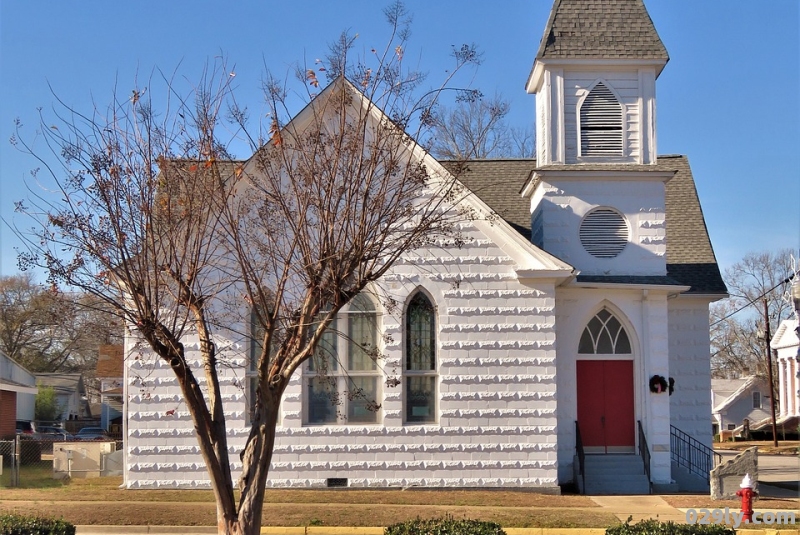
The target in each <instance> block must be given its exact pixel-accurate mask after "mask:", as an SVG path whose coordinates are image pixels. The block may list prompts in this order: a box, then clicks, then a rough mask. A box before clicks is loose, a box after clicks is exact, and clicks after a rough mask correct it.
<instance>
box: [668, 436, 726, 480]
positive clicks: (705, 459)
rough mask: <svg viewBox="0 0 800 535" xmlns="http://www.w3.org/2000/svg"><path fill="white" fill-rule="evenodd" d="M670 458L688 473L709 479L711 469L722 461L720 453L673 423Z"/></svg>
mask: <svg viewBox="0 0 800 535" xmlns="http://www.w3.org/2000/svg"><path fill="white" fill-rule="evenodd" d="M669 428H670V435H669V443H670V444H669V449H670V458H671V460H672V461H673V462H675V463H677V464H678V465H679V466H684V467H686V469H688V470H689V473H691V474H696V475H698V476H700V477H702V478H704V479H705V480H706V482H710V481H711V470H712V469H713V468H714V467H715V466H716V465H717V464H718V463H719V462H720V461H722V455H721V454H719V453H717V452H715V451H714V450H713V449H711V448H709V447H708V446H706V445H705V444H703V443H702V442H700V441H698V440H697V439H695V438H693V437H691V436H689V435H687V434H686V433H684V432H683V431H681V430H680V429H678V428H677V427H675V426H674V425H670V426H669Z"/></svg>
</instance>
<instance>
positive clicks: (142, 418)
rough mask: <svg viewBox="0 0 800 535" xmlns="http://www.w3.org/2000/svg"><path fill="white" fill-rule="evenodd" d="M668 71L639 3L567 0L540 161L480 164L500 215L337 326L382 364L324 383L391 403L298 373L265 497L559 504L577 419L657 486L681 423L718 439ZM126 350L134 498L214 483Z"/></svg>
mask: <svg viewBox="0 0 800 535" xmlns="http://www.w3.org/2000/svg"><path fill="white" fill-rule="evenodd" d="M579 18H580V22H579V20H578V19H579ZM587 21H593V23H592V24H587ZM614 28H620V29H623V30H624V31H613V30H614ZM667 60H668V56H667V53H666V50H665V49H664V46H663V44H662V43H661V41H660V39H659V37H658V34H657V33H656V31H655V28H654V27H653V24H652V21H651V20H650V18H649V16H648V15H647V12H646V11H645V9H644V5H643V4H642V2H641V0H580V1H578V0H556V1H555V5H554V7H553V10H552V13H551V15H550V19H549V21H547V26H546V29H545V33H544V37H543V39H542V41H541V46H540V48H539V51H538V53H537V55H536V60H535V63H534V68H533V71H532V73H531V75H530V78H529V80H528V84H527V88H528V92H529V93H534V94H536V109H537V125H536V127H537V143H538V147H537V159H532V160H482V161H473V162H469V164H468V166H467V171H466V173H465V174H464V175H463V176H460V177H459V179H460V180H461V181H462V182H463V183H464V184H465V185H466V186H467V187H468V188H469V189H470V190H471V191H472V192H474V193H475V196H474V197H473V198H471V199H470V200H469V201H466V202H472V203H474V204H475V206H477V207H478V208H479V209H482V210H486V211H489V210H491V211H493V212H494V213H496V214H497V215H498V216H500V219H499V220H498V221H496V222H490V221H486V220H481V219H478V220H476V221H474V222H473V223H470V224H468V225H465V226H464V227H463V231H464V233H465V236H466V238H467V239H466V243H465V245H464V246H463V247H461V248H458V249H456V248H451V249H448V248H446V247H445V248H437V249H435V250H433V249H432V250H429V251H415V252H413V253H410V254H408V255H406V256H405V257H404V258H403V259H401V260H400V261H399V262H397V263H396V264H395V265H394V267H393V269H392V271H391V273H390V274H389V275H388V276H386V277H385V278H384V279H383V280H382V281H380V283H379V285H380V287H381V292H380V293H381V294H383V293H385V292H388V294H389V295H390V296H391V297H392V298H393V299H394V300H395V301H396V302H397V303H399V306H397V307H396V308H394V309H391V310H390V309H384V308H383V306H382V304H381V300H379V299H374V298H372V297H370V296H369V295H364V296H362V297H361V299H360V300H358V301H354V302H353V303H351V305H350V306H349V308H347V309H345V310H344V311H343V313H342V314H341V316H340V319H339V320H338V321H339V325H338V326H337V327H338V330H339V331H341V332H347V333H351V336H350V338H352V337H353V336H352V333H358V335H359V336H365V337H367V338H370V339H373V340H375V342H376V343H377V345H378V347H379V349H380V352H381V353H382V354H384V355H385V356H386V358H385V359H384V360H383V361H382V362H381V363H380V365H379V366H377V365H375V364H374V363H373V362H371V361H369V360H368V359H364V358H363V355H361V354H359V352H358V350H357V349H353V348H352V347H350V346H349V345H348V343H347V341H346V339H338V340H337V341H336V342H335V343H334V342H333V341H331V342H330V344H331V346H330V351H332V352H335V353H336V354H337V355H338V356H339V363H340V364H339V367H343V368H344V367H347V368H349V370H348V373H347V374H345V373H344V372H339V369H338V368H337V369H331V370H329V376H331V377H333V380H334V383H335V384H336V385H337V386H336V387H335V388H338V389H340V391H343V390H344V387H343V386H342V385H344V383H346V382H347V381H351V380H352V381H354V384H356V385H357V387H358V388H362V389H363V390H364V391H365V392H367V393H369V394H372V395H374V399H375V400H376V402H377V403H378V404H380V408H379V409H378V410H374V407H367V406H365V403H363V402H360V401H358V400H348V399H347V396H342V399H341V400H340V401H341V402H340V403H339V404H332V403H331V401H330V398H329V397H328V396H325V395H321V394H320V386H321V385H320V383H319V380H318V377H317V374H316V372H315V371H314V370H311V369H306V370H305V371H303V372H302V373H300V372H298V373H297V374H296V375H295V377H294V378H293V380H292V382H291V384H290V386H289V387H288V389H287V390H286V393H285V396H284V398H283V401H282V406H281V417H280V420H279V429H278V438H277V441H276V446H275V455H274V457H273V462H272V467H271V470H270V475H269V481H268V484H269V485H271V486H297V487H311V486H326V485H337V484H344V483H345V482H346V484H347V485H349V486H376V487H387V486H403V487H405V486H412V485H420V486H431V487H443V486H459V487H462V486H463V487H471V486H488V487H537V488H540V489H543V490H554V489H557V487H558V485H560V484H565V483H568V482H570V481H573V480H574V479H575V473H576V468H577V467H576V466H575V464H574V463H575V455H576V422H577V425H579V426H580V430H581V436H582V442H583V447H584V450H585V452H586V453H587V454H612V453H621V454H634V453H636V452H639V451H640V445H641V444H642V441H641V437H642V436H644V437H646V441H647V446H648V448H647V451H648V452H649V454H650V459H649V468H650V475H649V477H650V481H651V482H652V483H653V484H656V485H669V484H670V482H671V481H672V480H673V479H675V476H674V473H673V471H674V467H672V466H671V459H670V457H671V453H673V452H671V445H670V435H671V426H674V427H675V428H677V429H680V430H681V431H683V432H684V433H686V434H687V435H688V436H691V437H693V438H694V439H696V440H697V441H699V442H700V443H701V444H705V445H710V443H711V427H710V425H709V415H710V413H711V408H710V399H709V388H710V371H709V333H708V305H709V303H710V302H712V301H714V300H717V299H720V298H722V297H724V296H725V292H726V289H725V286H724V284H723V282H722V279H721V277H720V274H719V269H718V267H717V264H716V260H715V257H714V253H713V250H712V248H711V243H710V240H709V237H708V234H707V231H706V227H705V223H704V220H703V216H702V211H701V209H700V204H699V200H698V198H697V193H696V189H695V186H694V181H693V177H692V174H691V171H690V169H689V164H688V160H687V159H686V157H684V156H661V157H657V156H656V128H655V100H656V99H655V85H656V78H657V77H658V75H659V74H660V72H661V70H662V69H663V67H664V65H665V64H666V62H667ZM312 105H313V104H312ZM426 158H428V159H429V161H427V162H425V163H426V165H427V166H428V167H429V168H432V169H434V170H441V171H442V172H444V168H443V167H440V164H439V163H438V162H436V161H434V160H433V159H432V158H430V157H426ZM444 166H445V167H446V166H447V162H444ZM520 192H521V193H520ZM374 293H379V292H374ZM373 319H374V321H372V320H373ZM365 320H369V321H365ZM369 326H372V327H371V328H372V329H374V332H369V331H370V327H369ZM236 327H237V326H233V327H232V331H231V333H229V335H230V342H229V343H228V346H227V350H226V351H227V354H228V356H229V358H230V360H231V361H232V362H234V363H235V364H236V366H234V367H232V368H231V369H227V370H223V371H221V374H222V381H223V387H224V388H225V392H226V395H227V400H226V402H227V405H226V406H227V410H228V411H230V412H229V413H228V414H227V421H228V424H229V433H230V437H231V444H232V445H233V446H232V447H233V449H234V450H235V451H237V452H238V451H239V450H240V449H241V447H242V446H243V445H244V442H245V440H246V438H247V435H248V427H247V421H246V419H247V414H248V402H247V398H248V396H247V392H248V388H247V386H246V385H247V383H248V381H247V365H246V363H247V357H248V353H249V350H248V344H247V342H246V341H243V340H242V339H241V337H237V336H236V335H234V334H232V333H233V332H236V331H237V330H238V331H239V332H241V331H246V330H247V328H246V326H243V325H240V326H238V329H237V328H236ZM195 342H196V341H192V340H187V341H186V346H187V348H190V349H191V347H193V346H192V344H193V343H195ZM220 345H223V344H220ZM194 347H196V344H195V346H194ZM127 352H128V356H129V358H127V360H126V362H127V365H126V388H127V393H126V400H127V421H126V426H127V429H126V440H127V444H126V471H125V482H126V484H127V486H128V487H132V488H141V487H159V486H166V487H174V486H183V487H195V486H200V487H201V486H206V485H207V476H206V474H205V468H204V465H203V462H202V459H201V457H200V455H199V449H198V447H197V445H196V442H195V439H194V437H193V430H192V425H191V420H190V418H189V416H188V414H186V412H185V407H183V406H182V405H181V401H180V390H179V388H178V386H177V381H176V380H175V379H174V378H172V377H171V371H170V369H169V367H168V366H166V365H164V364H161V363H159V362H157V361H156V359H155V357H153V356H151V355H148V354H146V353H140V352H139V351H137V350H135V349H134V347H133V345H132V341H130V340H129V341H128V346H127ZM134 354H135V357H136V358H134ZM395 378H397V380H398V381H399V384H397V385H396V386H391V383H392V382H393V379H395ZM387 379H389V381H388V384H387ZM662 380H663V384H662ZM142 381H144V382H145V384H144V385H143V384H142ZM670 383H672V386H670ZM243 385H244V386H243ZM673 387H674V393H671V392H667V390H671V389H672V388H673ZM639 424H641V434H640V433H639V428H640V425H639ZM232 458H234V459H238V456H236V455H234V456H232ZM237 468H238V466H237V465H234V469H237Z"/></svg>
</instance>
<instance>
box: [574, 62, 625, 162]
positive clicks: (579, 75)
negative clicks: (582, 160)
mask: <svg viewBox="0 0 800 535" xmlns="http://www.w3.org/2000/svg"><path fill="white" fill-rule="evenodd" d="M598 80H602V81H603V83H604V85H606V86H607V87H608V88H609V89H610V90H611V91H613V92H614V93H615V94H616V95H617V96H618V97H619V101H620V104H622V105H623V108H624V112H623V117H622V122H623V155H624V156H623V157H622V161H631V162H633V161H637V160H638V158H639V155H640V149H641V143H640V130H641V126H640V124H641V118H640V110H639V99H640V96H641V87H640V84H639V73H638V72H637V71H633V70H631V71H565V72H564V100H563V104H564V110H563V116H564V137H565V140H564V141H565V149H566V163H577V162H578V161H579V160H578V120H579V111H578V104H579V103H580V101H581V98H582V97H584V96H585V95H586V93H587V92H588V91H589V90H590V89H591V88H592V86H594V85H595V83H596V82H597V81H598ZM619 160H620V159H619V158H616V159H615V161H619Z"/></svg>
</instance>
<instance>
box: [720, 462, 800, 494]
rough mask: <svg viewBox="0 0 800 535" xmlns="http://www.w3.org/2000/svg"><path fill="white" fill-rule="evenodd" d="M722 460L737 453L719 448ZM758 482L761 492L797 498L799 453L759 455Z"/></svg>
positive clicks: (799, 468) (799, 472) (799, 480)
mask: <svg viewBox="0 0 800 535" xmlns="http://www.w3.org/2000/svg"><path fill="white" fill-rule="evenodd" d="M717 453H721V454H722V460H723V462H724V461H727V460H730V459H733V458H734V457H735V456H736V454H737V453H739V452H736V451H730V450H717ZM758 482H759V483H760V484H761V485H760V486H761V493H762V494H763V495H765V496H766V495H768V496H772V497H776V498H778V497H781V498H784V497H785V498H790V497H791V498H797V496H798V488H800V456H797V455H769V454H765V453H760V454H759V455H758Z"/></svg>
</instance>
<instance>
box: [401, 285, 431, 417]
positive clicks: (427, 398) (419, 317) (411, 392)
mask: <svg viewBox="0 0 800 535" xmlns="http://www.w3.org/2000/svg"><path fill="white" fill-rule="evenodd" d="M404 372H405V389H404V390H405V392H404V394H405V413H406V417H405V420H406V422H408V423H430V422H435V421H436V311H435V309H434V308H433V305H432V304H431V302H430V300H429V299H428V298H427V296H426V295H425V294H424V293H422V292H418V293H417V294H416V295H415V296H414V297H413V298H412V299H411V301H410V302H409V303H408V308H407V309H406V354H405V366H404Z"/></svg>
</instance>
